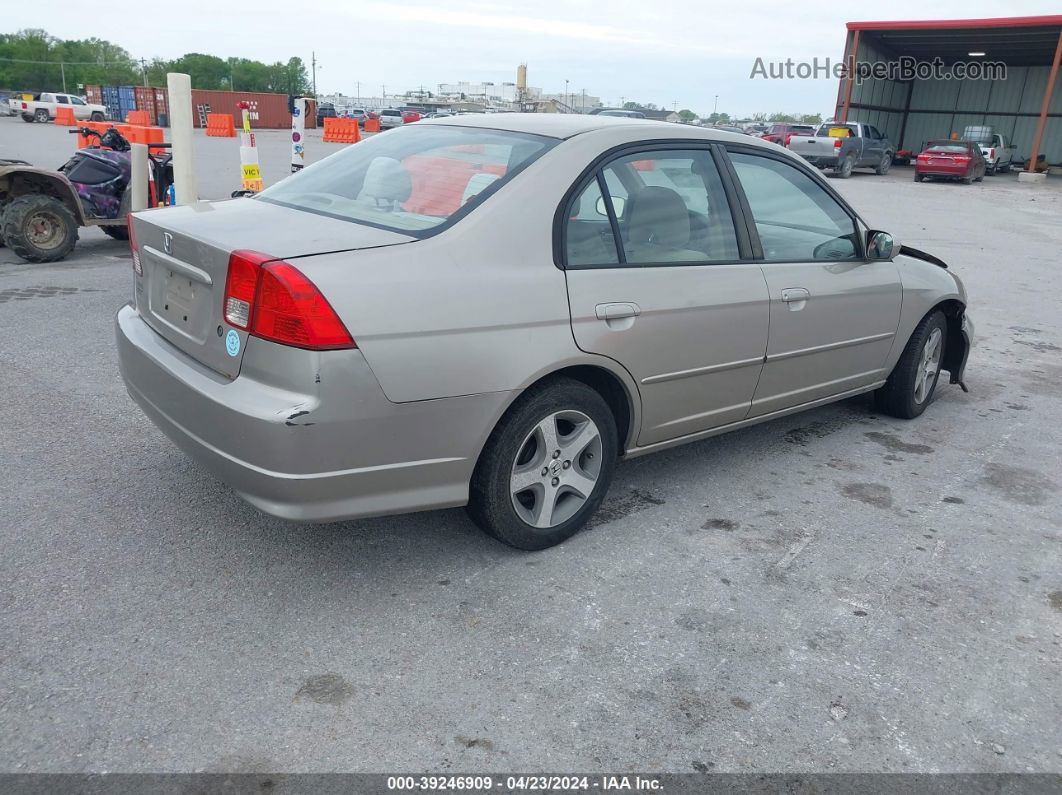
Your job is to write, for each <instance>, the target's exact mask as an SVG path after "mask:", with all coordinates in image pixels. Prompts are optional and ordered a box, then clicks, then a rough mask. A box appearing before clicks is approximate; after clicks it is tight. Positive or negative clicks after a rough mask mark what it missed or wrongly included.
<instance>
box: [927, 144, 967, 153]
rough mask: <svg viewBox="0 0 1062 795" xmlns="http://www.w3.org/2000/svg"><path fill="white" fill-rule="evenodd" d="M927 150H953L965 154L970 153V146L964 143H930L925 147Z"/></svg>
mask: <svg viewBox="0 0 1062 795" xmlns="http://www.w3.org/2000/svg"><path fill="white" fill-rule="evenodd" d="M926 151H927V152H953V153H955V154H960V155H966V154H969V153H970V147H969V146H967V145H966V144H930V145H929V146H928V147H926Z"/></svg>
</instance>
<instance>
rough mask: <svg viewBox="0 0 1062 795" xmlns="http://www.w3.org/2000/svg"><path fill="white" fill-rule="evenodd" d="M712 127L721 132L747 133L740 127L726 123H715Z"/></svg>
mask: <svg viewBox="0 0 1062 795" xmlns="http://www.w3.org/2000/svg"><path fill="white" fill-rule="evenodd" d="M712 129H713V130H722V131H723V132H732V133H737V134H738V135H747V134H748V133H746V132H745V130H744V129H743V128H741V127H733V126H728V125H726V124H716V125H715V126H714V127H713V128H712Z"/></svg>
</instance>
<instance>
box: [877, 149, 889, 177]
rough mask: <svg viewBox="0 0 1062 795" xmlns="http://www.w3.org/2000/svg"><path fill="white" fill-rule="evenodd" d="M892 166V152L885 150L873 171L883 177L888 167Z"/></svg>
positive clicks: (887, 171)
mask: <svg viewBox="0 0 1062 795" xmlns="http://www.w3.org/2000/svg"><path fill="white" fill-rule="evenodd" d="M891 167H892V153H891V152H886V153H885V154H884V155H882V157H881V162H880V163H878V167H877V168H875V169H874V173H875V174H877V175H878V176H879V177H883V176H885V175H886V174H888V173H889V169H890V168H891Z"/></svg>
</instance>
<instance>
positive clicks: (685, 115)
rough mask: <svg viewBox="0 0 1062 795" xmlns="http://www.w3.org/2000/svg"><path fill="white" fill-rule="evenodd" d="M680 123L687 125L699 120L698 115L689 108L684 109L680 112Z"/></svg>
mask: <svg viewBox="0 0 1062 795" xmlns="http://www.w3.org/2000/svg"><path fill="white" fill-rule="evenodd" d="M678 116H679V121H682V122H686V123H687V124H688V123H689V122H691V121H694V120H695V119H696V118H697V114H696V113H694V112H693V111H692V110H690V109H689V108H683V109H682V110H680V111H679V112H678Z"/></svg>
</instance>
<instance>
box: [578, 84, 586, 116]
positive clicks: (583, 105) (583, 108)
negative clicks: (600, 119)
mask: <svg viewBox="0 0 1062 795" xmlns="http://www.w3.org/2000/svg"><path fill="white" fill-rule="evenodd" d="M579 104H580V105H581V107H580V108H579V110H580V111H581V112H583V113H586V89H585V88H584V89H583V101H582V102H580V103H579Z"/></svg>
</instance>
